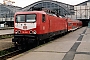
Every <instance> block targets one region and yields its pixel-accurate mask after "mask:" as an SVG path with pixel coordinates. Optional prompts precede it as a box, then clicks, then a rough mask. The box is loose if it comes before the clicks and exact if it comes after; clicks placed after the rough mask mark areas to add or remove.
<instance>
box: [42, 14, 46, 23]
mask: <svg viewBox="0 0 90 60" xmlns="http://www.w3.org/2000/svg"><path fill="white" fill-rule="evenodd" d="M45 20H46V19H45V15H44V14H42V22H45Z"/></svg>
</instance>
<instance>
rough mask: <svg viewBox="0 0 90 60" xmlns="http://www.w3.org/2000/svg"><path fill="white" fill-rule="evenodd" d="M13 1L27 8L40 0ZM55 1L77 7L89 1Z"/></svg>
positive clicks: (1, 0) (1, 1) (0, 0)
mask: <svg viewBox="0 0 90 60" xmlns="http://www.w3.org/2000/svg"><path fill="white" fill-rule="evenodd" d="M11 1H14V2H15V3H13V5H14V6H19V7H25V6H28V5H30V4H32V3H34V2H37V1H40V0H11ZM53 1H58V2H63V3H66V4H70V5H76V4H79V3H82V2H84V1H87V0H53ZM0 3H3V0H0Z"/></svg>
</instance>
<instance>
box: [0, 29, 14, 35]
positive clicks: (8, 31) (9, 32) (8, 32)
mask: <svg viewBox="0 0 90 60" xmlns="http://www.w3.org/2000/svg"><path fill="white" fill-rule="evenodd" d="M13 33H14V30H13V29H10V30H0V35H5V34H13Z"/></svg>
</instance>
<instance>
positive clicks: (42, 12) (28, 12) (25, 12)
mask: <svg viewBox="0 0 90 60" xmlns="http://www.w3.org/2000/svg"><path fill="white" fill-rule="evenodd" d="M30 13H32V14H33V13H40V14H46V12H44V11H24V12H16V13H15V14H30Z"/></svg>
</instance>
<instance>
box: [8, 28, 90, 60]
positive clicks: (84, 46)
mask: <svg viewBox="0 0 90 60" xmlns="http://www.w3.org/2000/svg"><path fill="white" fill-rule="evenodd" d="M7 60H90V28H87V27H83V28H81V29H78V30H76V31H74V32H70V33H68V34H67V35H65V36H63V37H60V38H58V39H56V40H54V41H51V42H49V43H47V44H44V45H42V46H39V47H37V48H34V49H32V50H29V51H27V52H25V53H22V54H20V55H17V56H15V57H12V58H9V59H7Z"/></svg>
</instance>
